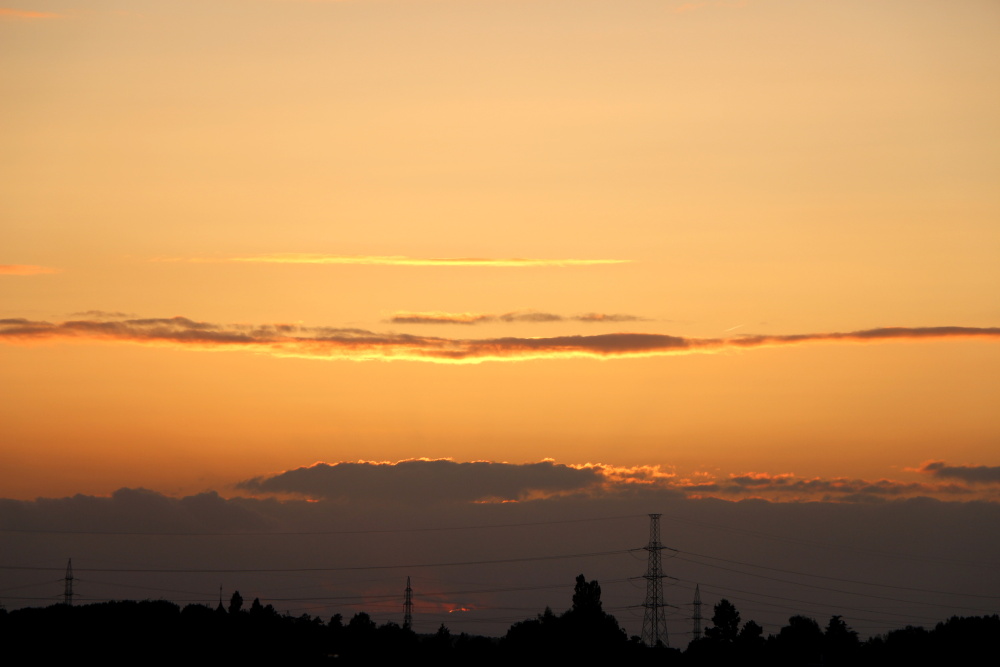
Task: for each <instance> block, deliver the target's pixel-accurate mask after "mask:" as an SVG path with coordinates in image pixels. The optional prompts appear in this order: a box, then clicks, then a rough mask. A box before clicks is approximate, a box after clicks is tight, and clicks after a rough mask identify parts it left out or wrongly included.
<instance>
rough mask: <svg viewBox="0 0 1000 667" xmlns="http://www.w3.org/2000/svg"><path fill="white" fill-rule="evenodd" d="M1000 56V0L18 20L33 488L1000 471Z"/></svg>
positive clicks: (5, 420)
mask: <svg viewBox="0 0 1000 667" xmlns="http://www.w3.org/2000/svg"><path fill="white" fill-rule="evenodd" d="M998 56H1000V7H998V6H997V4H996V3H995V2H992V1H987V0H984V1H979V2H975V1H973V2H964V3H960V4H958V5H955V4H952V3H939V2H927V3H913V2H904V1H901V0H897V1H885V2H878V3H872V2H861V1H851V0H840V1H838V2H835V3H833V2H829V3H823V2H798V1H792V0H746V1H745V2H693V3H692V2H671V1H660V2H650V1H644V0H640V1H637V2H633V3H626V4H625V5H623V4H622V3H620V2H619V3H615V2H608V1H607V0H583V1H581V0H572V1H570V0H559V1H553V0H522V1H518V2H506V1H505V2H494V1H492V0H486V1H477V2H470V1H468V0H461V1H459V0H444V1H435V2H429V1H427V2H425V1H423V0H418V1H405V2H404V1H402V0H345V1H343V2H304V1H303V2H297V1H292V0H288V1H281V0H241V1H240V2H223V1H216V0H209V1H201V2H162V1H150V2H144V3H134V2H129V3H123V2H112V1H104V0H98V1H95V2H90V3H87V5H86V7H82V6H81V5H80V4H79V3H75V2H69V1H68V0H52V1H50V2H45V1H37V2H35V1H31V2H22V3H20V4H14V5H11V4H8V5H6V6H5V7H4V8H2V9H0V58H2V61H3V63H4V67H2V68H0V99H3V100H4V102H3V103H2V105H0V111H2V114H3V116H2V118H3V122H2V123H0V319H2V320H4V323H3V325H2V327H0V341H2V342H0V370H2V374H3V378H4V381H3V382H2V383H0V489H2V494H0V495H3V496H4V497H9V498H34V497H36V496H62V495H71V494H74V493H78V492H80V493H90V494H107V493H110V492H111V491H113V490H115V489H117V488H119V487H121V486H132V487H135V486H145V487H147V488H152V489H156V490H158V491H161V492H163V493H167V494H175V495H177V494H184V493H192V492H198V491H203V490H206V489H218V490H219V491H220V492H222V493H224V494H230V493H235V489H234V488H233V485H234V484H235V483H236V482H238V481H240V480H244V479H247V478H249V477H252V476H255V475H261V474H266V473H268V472H273V471H279V470H284V469H290V468H296V467H299V466H303V465H309V464H312V463H313V462H315V461H329V462H336V461H352V460H359V459H363V460H378V461H385V460H389V461H396V460H401V459H407V458H416V457H430V458H441V457H448V458H452V459H454V460H456V461H470V460H491V461H510V462H516V463H524V462H534V461H539V460H541V459H542V458H545V457H549V458H552V459H554V460H556V461H558V462H560V463H567V464H583V463H587V462H601V463H605V464H610V465H615V466H636V465H653V466H661V468H662V469H663V470H666V471H671V472H672V473H676V474H678V475H680V476H682V477H684V476H691V475H694V474H695V473H698V472H705V473H709V474H710V475H712V476H715V477H717V478H718V479H725V478H727V476H728V475H731V474H739V473H745V472H751V471H752V472H759V473H767V474H770V475H777V474H786V473H788V474H795V475H797V476H799V477H800V478H803V479H812V478H822V479H833V478H849V479H865V480H879V479H882V478H889V479H893V480H902V481H909V482H921V481H926V474H924V473H919V472H915V469H917V468H919V467H920V466H921V465H922V464H923V463H924V462H926V461H930V460H944V461H947V462H948V463H949V464H951V465H957V466H975V465H986V466H998V465H1000V458H998V454H997V452H998V447H997V444H998V442H1000V411H998V410H997V409H996V405H997V402H998V399H1000V380H998V378H1000V344H998V340H997V333H996V331H997V330H996V327H998V326H1000V301H998V297H1000V262H998V261H997V257H998V256H1000V224H998V223H997V221H998V220H1000V198H998V196H997V184H998V182H1000V162H998V158H997V156H998V155H1000V150H998V148H1000V121H998V120H997V119H998V118H1000V92H998V88H997V86H996V82H997V81H998V80H1000V57H998ZM177 317H181V318H187V320H184V321H181V320H170V319H169V318H177ZM73 322H76V323H77V324H66V323H73ZM137 322H138V323H137ZM79 323H89V324H86V325H83V324H79ZM276 325H284V327H285V328H281V327H278V328H275V326H276ZM884 328H899V330H897V331H896V332H895V333H887V334H884V335H882V334H880V335H877V336H874V338H877V340H874V339H873V336H872V335H871V334H862V335H860V336H854V337H853V338H849V339H842V338H835V339H830V336H829V334H832V333H842V334H848V333H851V332H871V331H873V330H880V329H884ZM927 328H946V329H939V330H936V331H935V332H931V333H932V334H933V335H925V334H926V333H927V331H926V330H927ZM956 328H961V329H956ZM28 329H30V331H28ZM12 332H13V333H12ZM261 332H265V333H266V335H265V334H264V333H261ZM612 334H629V335H628V336H618V337H613V336H611V335H612ZM638 334H649V335H650V336H646V337H643V336H639V335H638ZM667 336H670V337H675V338H676V339H677V340H681V339H682V340H683V341H684V345H686V346H687V347H680V348H678V347H676V345H675V343H674V342H671V341H674V339H666V338H664V337H667ZM753 336H766V337H771V338H768V339H766V340H762V339H759V338H753ZM796 336H808V337H813V338H817V339H819V340H815V341H813V342H809V343H805V342H802V343H799V342H798V341H793V340H792V339H789V338H787V337H796ZM577 337H580V338H577ZM278 338H280V339H281V340H278ZM541 338H544V339H551V340H549V341H538V340H536V339H541ZM209 339H211V340H209ZM303 339H304V340H303ZM334 339H335V340H334ZM859 340H860V341H861V342H858V341H859ZM219 341H222V342H221V343H220V342H219ZM331 341H334V342H331ZM414 341H418V342H419V344H420V345H421V346H422V347H421V348H420V349H422V350H425V351H426V350H432V352H430V353H427V354H429V355H430V356H431V357H434V358H436V359H437V360H438V361H441V360H448V359H451V360H453V361H454V360H456V359H467V360H468V359H471V360H473V361H476V362H477V363H466V364H458V365H456V364H441V363H434V364H427V363H414V362H413V361H409V360H408V359H410V358H412V357H413V354H412V350H413V349H414V345H415V343H414ZM484 341H485V342H484ZM651 341H652V343H651ZM699 341H701V342H699ZM705 341H708V342H705ZM137 342H138V343H139V344H136V343H137ZM756 342H760V343H768V344H767V345H762V346H760V347H749V345H752V344H755V343H756ZM789 342H796V343H797V344H794V345H789V344H782V343H789ZM651 344H653V346H654V348H655V349H652V352H655V354H649V352H650V351H651V348H649V347H648V346H649V345H651ZM637 346H638V347H637ZM692 347H693V348H696V349H697V351H705V350H706V348H709V349H708V351H711V352H712V353H711V354H678V353H677V352H687V351H689V350H690V349H691V348H692ZM595 349H597V353H596V354H597V356H601V357H602V358H600V359H595V358H591V357H592V356H593V354H594V352H593V350H595ZM331 350H337V352H332V351H331ZM343 350H347V351H346V352H343ZM387 350H389V352H387ZM441 350H444V351H445V352H441ZM469 350H474V352H473V353H470V352H469ZM581 351H582V352H583V353H584V354H583V358H580V353H581ZM623 351H624V352H623ZM664 351H666V352H670V354H665V355H661V354H659V353H660V352H664ZM448 355H451V356H450V357H448ZM426 356H427V355H425V357H426ZM387 358H391V359H395V360H388V361H387V360H386V359H387ZM492 359H500V361H495V360H492ZM515 361H516V363H515ZM906 468H910V469H911V470H905V469H906ZM748 493H749V492H748ZM991 493H992V492H991ZM986 495H987V496H989V494H986Z"/></svg>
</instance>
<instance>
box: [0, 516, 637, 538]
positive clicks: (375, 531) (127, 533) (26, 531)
mask: <svg viewBox="0 0 1000 667" xmlns="http://www.w3.org/2000/svg"><path fill="white" fill-rule="evenodd" d="M641 516H643V515H641V514H622V515H619V516H603V517H594V518H588V519H560V520H555V521H527V522H523V523H493V524H470V525H466V526H424V527H418V528H372V529H358V530H289V531H240V532H198V533H194V532H190V531H188V532H172V531H145V530H143V531H139V530H65V529H56V528H52V529H48V528H0V533H18V534H22V535H33V534H37V535H106V536H118V537H270V536H292V535H295V536H309V535H379V534H390V535H391V534H395V533H432V532H446V531H454V530H492V529H494V528H523V527H530V526H555V525H560V524H570V523H593V522H597V521H619V520H621V519H635V518H637V517H641Z"/></svg>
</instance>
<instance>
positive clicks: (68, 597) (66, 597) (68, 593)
mask: <svg viewBox="0 0 1000 667" xmlns="http://www.w3.org/2000/svg"><path fill="white" fill-rule="evenodd" d="M65 581H66V588H65V589H64V591H63V602H65V603H66V604H68V605H72V604H73V559H72V558H70V559H69V561H67V563H66V579H65Z"/></svg>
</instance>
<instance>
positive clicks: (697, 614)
mask: <svg viewBox="0 0 1000 667" xmlns="http://www.w3.org/2000/svg"><path fill="white" fill-rule="evenodd" d="M699 586H700V585H699V584H695V585H694V633H693V634H694V638H695V639H701V590H699Z"/></svg>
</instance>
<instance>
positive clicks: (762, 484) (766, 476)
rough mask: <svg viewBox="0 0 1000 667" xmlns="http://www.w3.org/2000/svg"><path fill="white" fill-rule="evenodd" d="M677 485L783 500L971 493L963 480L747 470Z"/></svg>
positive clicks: (698, 491)
mask: <svg viewBox="0 0 1000 667" xmlns="http://www.w3.org/2000/svg"><path fill="white" fill-rule="evenodd" d="M675 486H676V488H678V489H679V490H682V491H684V492H685V493H687V494H688V495H691V496H695V497H698V496H711V497H716V498H749V497H758V498H766V499H771V500H783V501H816V500H822V501H825V502H871V501H878V500H884V499H887V498H913V497H920V496H930V497H937V498H940V497H946V498H947V497H957V496H966V497H971V496H974V495H976V493H975V491H974V490H973V489H971V488H969V487H967V486H964V485H962V484H924V483H919V482H905V481H898V480H890V479H878V480H866V479H852V478H848V477H833V478H822V477H810V478H806V477H799V476H797V475H795V474H792V473H781V474H771V473H758V472H747V473H742V474H734V475H729V476H728V477H725V478H722V479H714V478H708V479H698V480H679V481H677V482H676V483H675Z"/></svg>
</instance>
